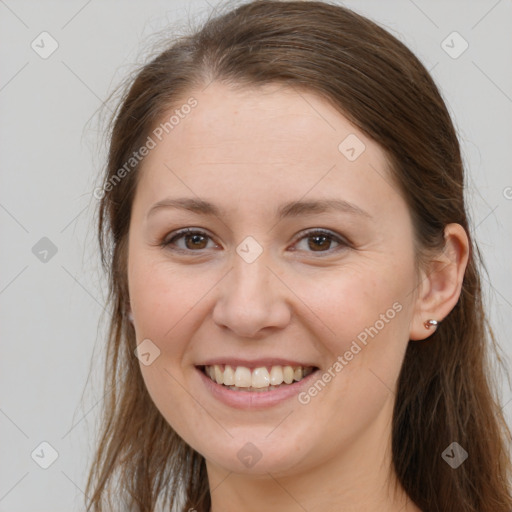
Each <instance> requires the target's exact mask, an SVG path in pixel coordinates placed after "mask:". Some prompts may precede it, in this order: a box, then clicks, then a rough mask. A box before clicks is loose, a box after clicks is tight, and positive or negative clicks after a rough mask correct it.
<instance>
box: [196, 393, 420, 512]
mask: <svg viewBox="0 0 512 512" xmlns="http://www.w3.org/2000/svg"><path fill="white" fill-rule="evenodd" d="M392 407H393V401H392V400H391V399H390V400H389V402H388V403H386V405H385V407H383V409H382V411H381V414H380V416H379V417H378V418H377V419H376V420H375V422H374V423H373V424H372V425H370V426H369V427H368V429H367V430H366V431H365V432H363V433H361V435H360V436H359V438H358V439H357V440H355V441H354V442H351V443H349V445H348V446H345V447H344V449H343V453H341V454H340V453H333V454H332V457H331V458H330V459H328V460H324V461H323V462H322V464H321V465H317V466H315V467H309V468H307V470H303V471H301V472H299V471H298V472H296V473H293V474H287V475H273V474H272V473H271V472H269V473H267V474H266V475H257V476H253V475H247V474H239V473H233V472H231V471H227V470H225V469H223V468H221V467H219V466H217V465H215V464H214V463H212V462H209V461H207V463H206V466H207V471H208V480H209V484H210V490H211V500H212V508H211V512H221V511H222V512H235V511H237V512H238V511H240V510H244V512H261V511H262V510H268V509H269V508H270V509H271V510H279V511H280V512H297V511H300V510H307V511H308V512H320V511H322V512H331V511H332V512H340V511H342V512H356V511H357V512H398V511H400V512H421V510H420V509H419V508H417V507H416V505H414V503H412V501H411V500H410V499H409V498H408V496H407V495H406V493H405V491H404V490H403V488H402V486H401V485H400V484H399V482H398V480H397V478H396V474H395V472H394V470H393V465H392V458H391V417H392Z"/></svg>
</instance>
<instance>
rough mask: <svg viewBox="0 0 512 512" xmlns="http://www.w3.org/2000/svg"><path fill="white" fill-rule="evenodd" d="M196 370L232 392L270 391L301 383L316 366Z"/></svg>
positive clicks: (212, 366) (214, 366)
mask: <svg viewBox="0 0 512 512" xmlns="http://www.w3.org/2000/svg"><path fill="white" fill-rule="evenodd" d="M198 368H199V369H200V370H201V371H202V372H203V373H204V374H205V375H206V376H207V377H208V378H210V379H211V380H212V381H213V382H216V383H217V384H220V385H222V386H224V387H226V388H228V389H231V390H233V391H256V392H264V391H272V390H274V389H278V388H281V387H285V386H290V385H293V384H294V383H296V382H299V381H301V380H302V379H303V378H305V377H307V376H308V375H310V374H311V373H313V372H314V371H316V370H318V368H317V367H316V366H280V365H275V366H269V367H265V366H262V367H258V368H253V369H251V368H247V367H246V366H230V365H228V364H226V365H223V364H222V365H219V364H215V365H211V366H210V365H208V366H204V365H203V366H198Z"/></svg>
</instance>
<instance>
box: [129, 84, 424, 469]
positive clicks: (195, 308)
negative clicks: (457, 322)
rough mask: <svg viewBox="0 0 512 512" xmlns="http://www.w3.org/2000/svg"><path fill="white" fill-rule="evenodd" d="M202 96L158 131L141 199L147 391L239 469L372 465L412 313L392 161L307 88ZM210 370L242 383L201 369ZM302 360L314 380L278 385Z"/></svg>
mask: <svg viewBox="0 0 512 512" xmlns="http://www.w3.org/2000/svg"><path fill="white" fill-rule="evenodd" d="M193 96H194V98H195V99H196V100H197V105H196V106H195V107H194V108H191V109H188V108H185V109H182V110H181V116H180V117H179V122H176V123H175V124H173V125H172V129H170V128H169V126H170V125H168V126H167V131H168V133H167V134H166V133H165V130H162V129H160V131H158V132H156V133H157V134H159V137H156V136H155V135H154V134H153V135H151V136H152V138H153V141H154V142H155V147H154V148H153V149H151V150H150V151H149V154H148V155H147V156H146V158H145V159H144V162H143V168H142V172H141V176H140V182H139V184H138V188H137V191H136V197H135V199H134V203H133V210H132V217H131V224H130V231H129V256H128V281H129V294H130V301H131V309H132V312H133V316H134V326H135V331H136V338H137V344H140V343H142V342H143V345H141V350H140V354H139V355H140V359H141V363H140V367H141V371H142V374H143V377H144V380H145V383H146V385H147V388H148V391H149V393H150V395H151V397H152V399H153V401H154V403H155V404H156V406H157V407H158V409H159V410H160V411H161V413H162V415H163V416H164V417H165V419H166V420H167V421H168V422H169V424H170V425H171V426H172V427H173V428H174V429H175V430H176V432H177V433H178V434H179V435H180V436H181V437H182V438H183V439H184V440H185V441H186V442H187V443H188V444H189V445H190V446H192V447H193V448H194V449H195V450H197V451H198V452H199V453H201V454H202V455H203V456H204V457H205V458H206V459H207V462H208V464H210V465H215V466H220V467H222V468H225V469H226V470H229V471H236V472H247V473H249V472H250V473H253V474H264V473H266V472H272V474H274V475H286V474H291V473H293V472H297V471H301V470H306V469H308V468H309V469H310V468H312V467H314V466H315V465H318V464H321V463H325V462H326V461H327V460H330V459H332V458H333V457H337V456H338V455H339V456H343V454H348V453H349V452H351V451H352V452H357V456H358V457H360V456H362V455H363V454H362V452H361V450H366V451H368V454H369V457H372V455H371V454H372V453H375V452H374V449H375V447H377V446H382V443H383V441H387V439H388V438H387V434H386V433H387V432H388V430H387V429H389V427H390V422H391V417H392V409H393V402H394V391H395V389H396V383H397V378H398V375H399V371H400V367H401V364H402V359H403V356H404V352H405V349H406V347H407V343H408V341H409V334H410V328H411V327H410V326H411V322H412V318H413V315H414V311H415V309H414V300H415V299H414V296H415V294H414V293H413V292H414V289H415V283H416V281H415V271H414V250H413V231H412V224H411V219H410V215H409V212H408V209H407V206H406V203H405V201H404V200H403V198H402V197H401V195H400V194H399V193H398V189H397V187H396V186H395V185H394V184H393V182H392V180H391V178H390V175H389V173H388V171H387V170H386V168H385V167H386V162H385V157H384V153H383V152H382V150H381V149H380V148H379V147H378V146H377V145H376V143H374V142H373V141H372V140H370V139H369V138H368V137H367V136H366V135H364V134H363V133H362V132H361V131H360V130H358V129H357V128H355V127H354V126H353V125H351V124H350V123H349V122H348V121H347V119H346V118H344V117H343V116H342V115H340V114H339V113H338V112H337V111H336V110H335V109H334V108H333V107H331V106H330V105H329V104H328V103H327V102H326V101H325V100H323V99H322V98H320V97H317V96H316V95H313V94H310V93H305V92H301V93H299V92H294V91H293V90H291V89H284V88H282V87H279V86H265V88H260V89H244V90H240V91H234V90H231V89H228V88H227V86H225V85H221V84H219V83H216V82H214V83H212V84H211V85H210V86H208V87H207V88H206V89H205V90H204V91H203V92H197V93H194V94H193ZM185 102H186V101H184V103H185ZM183 112H189V113H188V114H186V115H185V114H183ZM171 114H172V113H171ZM171 114H170V115H171ZM166 120H167V119H166ZM166 120H163V122H165V121H166ZM162 131H163V136H162ZM154 133H155V132H154ZM159 138H161V140H159ZM152 145H153V144H151V146H152ZM171 201H172V202H174V206H171V205H170V203H171ZM166 202H167V206H166ZM157 203H160V206H156V207H155V205H156V204H157ZM178 203H179V204H181V206H179V204H178ZM203 203H204V204H203ZM206 203H208V206H207V207H206V206H205V204H206ZM303 203H304V204H303ZM201 204H202V205H203V207H202V208H199V206H201ZM187 205H188V206H189V207H190V208H185V207H182V206H187ZM315 205H316V206H315ZM196 207H197V208H196ZM184 228H188V229H190V230H191V233H189V234H187V233H185V234H180V235H179V236H176V235H177V234H178V231H179V230H182V229H184ZM319 230H321V232H318V231H319ZM166 242H168V244H167V245H164V244H165V243H166ZM215 363H216V364H218V365H219V368H218V369H217V370H215V369H214V370H213V372H214V377H215V371H216V372H217V373H216V376H217V377H218V378H219V380H220V381H224V380H225V381H227V382H228V384H230V383H232V382H235V383H236V384H237V388H236V390H235V389H230V388H229V387H228V386H226V385H224V384H219V383H214V382H213V381H212V379H211V378H210V377H209V376H207V375H205V373H203V369H204V366H205V365H206V366H213V365H214V364H215ZM226 365H229V366H230V367H231V369H230V368H226ZM287 366H291V370H290V369H289V368H286V367H287ZM299 366H302V367H304V368H305V369H306V371H305V373H306V374H307V373H308V372H309V368H313V369H315V370H314V371H313V372H312V373H309V374H308V375H307V376H306V377H303V379H302V380H294V383H293V384H287V383H286V382H283V383H282V384H281V385H280V386H279V387H276V388H274V389H272V390H268V388H267V389H266V386H268V383H269V382H270V379H272V380H271V382H273V383H275V385H276V386H277V384H278V383H279V382H280V381H282V379H286V380H288V381H289V380H290V378H293V379H295V378H297V379H300V377H301V370H300V369H299V370H297V369H296V368H297V367H299ZM256 368H257V370H256ZM223 370H224V371H223ZM303 373H304V372H303ZM253 384H254V385H255V386H257V387H258V389H262V391H251V390H252V389H254V388H253V387H252V385H253ZM249 385H250V386H251V387H250V388H248V387H247V386H249ZM259 386H262V387H259ZM354 447H359V448H358V450H354ZM210 467H211V466H210Z"/></svg>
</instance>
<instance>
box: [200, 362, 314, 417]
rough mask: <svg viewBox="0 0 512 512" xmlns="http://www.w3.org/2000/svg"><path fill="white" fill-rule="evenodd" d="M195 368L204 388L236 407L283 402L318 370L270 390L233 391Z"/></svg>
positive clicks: (269, 405) (306, 383) (295, 393)
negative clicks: (291, 382)
mask: <svg viewBox="0 0 512 512" xmlns="http://www.w3.org/2000/svg"><path fill="white" fill-rule="evenodd" d="M196 370H197V371H198V373H199V375H200V377H201V379H202V381H203V383H204V385H205V387H206V389H207V390H208V391H209V392H210V393H211V394H212V395H213V396H214V397H215V398H217V399H218V400H220V401H221V402H222V403H224V404H226V405H229V406H231V407H235V408H237V409H260V408H264V407H271V406H273V405H276V404H279V403H281V402H284V401H285V400H287V399H289V398H292V397H295V396H297V395H298V394H299V393H300V392H301V390H302V389H303V388H306V387H307V386H308V385H309V383H310V381H311V380H312V379H314V378H315V377H316V375H317V373H318V372H319V370H318V369H317V370H315V371H314V372H311V373H310V374H309V375H308V376H307V377H304V378H303V379H301V380H299V381H297V382H294V383H293V384H285V385H284V386H280V387H279V388H277V389H272V390H270V391H233V390H232V389H229V388H228V387H226V386H223V385H222V384H217V382H214V381H213V380H212V379H210V377H208V376H207V375H206V374H205V373H204V372H203V371H202V370H201V369H199V368H197V367H196Z"/></svg>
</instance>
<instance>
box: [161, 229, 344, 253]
mask: <svg viewBox="0 0 512 512" xmlns="http://www.w3.org/2000/svg"><path fill="white" fill-rule="evenodd" d="M188 234H197V235H202V236H205V237H207V238H209V239H210V240H211V241H213V242H214V243H215V244H216V245H219V244H217V242H215V240H214V237H213V236H212V235H210V234H209V233H208V231H206V230H204V229H203V228H194V227H189V228H182V229H178V230H176V231H173V232H172V233H170V235H169V236H166V237H164V239H163V241H162V242H161V243H160V244H159V245H160V246H161V247H162V248H164V249H166V248H168V247H169V246H170V245H171V244H172V243H173V241H174V240H178V239H180V238H182V237H184V236H186V235H188ZM308 235H309V236H313V235H326V236H327V237H329V238H330V239H331V240H332V241H334V242H336V243H337V244H338V245H339V247H336V248H334V249H329V250H328V251H306V252H311V253H315V252H316V253H318V254H319V255H320V256H319V257H321V255H322V254H324V255H330V254H332V253H334V252H337V251H338V250H340V249H342V248H347V247H353V245H352V243H351V242H350V241H349V240H348V239H347V238H346V237H344V236H342V235H339V234H338V233H336V232H334V231H331V230H329V229H326V228H308V229H305V230H303V231H300V232H299V233H297V235H296V236H295V238H294V241H293V245H295V244H297V243H298V242H300V241H301V240H303V239H305V238H307V237H308ZM172 250H173V251H176V252H181V253H187V254H193V253H198V254H201V253H202V252H203V251H205V250H206V249H199V250H197V251H194V250H189V249H181V248H178V247H174V248H173V249H172ZM294 251H295V249H293V250H292V252H294Z"/></svg>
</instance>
